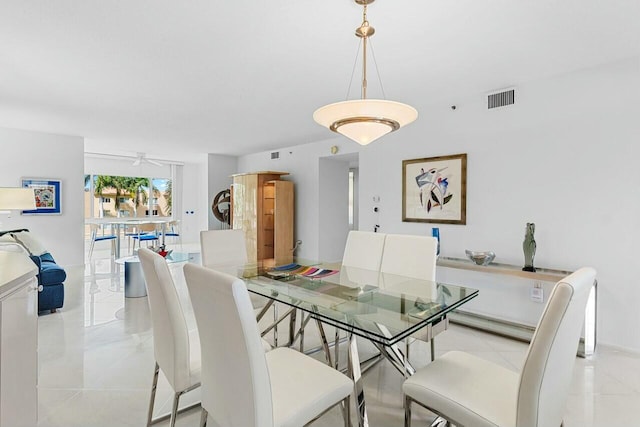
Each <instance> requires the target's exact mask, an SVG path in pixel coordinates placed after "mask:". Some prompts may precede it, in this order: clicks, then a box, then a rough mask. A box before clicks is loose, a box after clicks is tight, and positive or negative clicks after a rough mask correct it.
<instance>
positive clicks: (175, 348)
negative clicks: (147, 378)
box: [138, 248, 200, 427]
mask: <svg viewBox="0 0 640 427" xmlns="http://www.w3.org/2000/svg"><path fill="white" fill-rule="evenodd" d="M138 257H139V259H140V264H141V265H142V271H143V273H144V279H145V282H146V284H147V294H148V295H149V307H150V310H151V323H152V325H153V353H154V356H155V359H156V366H155V371H154V374H153V384H152V388H151V400H150V402H149V414H148V417H147V426H150V425H151V424H152V423H153V420H152V417H153V406H154V402H155V396H156V387H157V386H158V374H159V371H160V370H162V373H163V374H164V375H165V377H166V378H167V381H168V382H169V384H170V385H171V388H173V391H174V395H173V407H172V411H171V421H170V425H171V426H172V427H173V426H174V425H175V422H176V416H177V412H178V402H179V400H180V396H182V395H183V394H184V393H186V392H188V391H190V390H193V389H194V388H196V387H198V386H200V340H199V339H198V335H197V331H195V330H194V331H193V332H191V333H190V331H189V330H188V328H187V322H186V320H185V317H184V310H183V307H182V305H181V303H180V298H179V297H178V292H177V290H176V288H175V285H174V282H173V278H172V277H171V272H170V271H169V266H168V265H167V262H166V260H165V259H164V258H163V257H161V256H160V255H158V254H157V253H155V252H153V251H151V250H149V249H146V248H141V249H139V250H138Z"/></svg>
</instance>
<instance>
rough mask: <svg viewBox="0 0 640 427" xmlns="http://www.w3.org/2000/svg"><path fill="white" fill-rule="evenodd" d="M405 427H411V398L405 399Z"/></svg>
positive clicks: (406, 397)
mask: <svg viewBox="0 0 640 427" xmlns="http://www.w3.org/2000/svg"><path fill="white" fill-rule="evenodd" d="M404 427H411V398H410V397H409V396H405V397H404Z"/></svg>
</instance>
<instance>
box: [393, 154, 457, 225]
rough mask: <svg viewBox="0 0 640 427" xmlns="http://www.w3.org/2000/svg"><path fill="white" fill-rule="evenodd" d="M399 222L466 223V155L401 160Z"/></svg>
mask: <svg viewBox="0 0 640 427" xmlns="http://www.w3.org/2000/svg"><path fill="white" fill-rule="evenodd" d="M402 221H403V222H431V223H439V224H466V223H467V154H466V153H464V154H453V155H450V156H439V157H427V158H424V159H411V160H403V161H402Z"/></svg>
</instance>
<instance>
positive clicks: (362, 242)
mask: <svg viewBox="0 0 640 427" xmlns="http://www.w3.org/2000/svg"><path fill="white" fill-rule="evenodd" d="M385 236H386V234H384V233H374V232H372V231H350V232H349V235H348V236H347V244H346V245H345V248H344V256H343V257H342V265H347V266H350V267H357V268H362V269H365V270H375V271H379V270H380V261H381V260H382V251H383V248H384V239H385Z"/></svg>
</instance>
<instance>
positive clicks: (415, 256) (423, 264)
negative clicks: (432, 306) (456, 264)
mask: <svg viewBox="0 0 640 427" xmlns="http://www.w3.org/2000/svg"><path fill="white" fill-rule="evenodd" d="M437 252H438V240H437V239H436V238H435V237H431V236H413V235H406V234H387V236H386V237H385V240H384V251H383V252H382V261H381V262H380V273H382V274H381V277H380V281H379V284H380V287H384V288H386V289H389V290H394V291H397V292H399V293H404V294H409V295H422V294H423V293H425V292H427V289H416V287H418V286H419V287H424V283H420V282H407V281H406V279H405V278H406V277H410V278H412V279H419V280H429V281H432V282H433V281H435V280H436V260H437V258H438V255H437ZM432 289H433V290H435V289H436V287H435V286H433V287H432ZM424 335H425V333H424V331H422V330H421V331H418V332H417V333H416V334H414V335H413V337H414V338H417V339H421V340H423V341H425V340H427V339H428V340H429V344H430V347H431V360H432V361H433V360H434V358H435V355H434V353H435V344H434V342H435V340H434V338H433V337H429V338H430V339H429V338H425V336H424ZM410 342H412V341H408V342H407V346H406V357H409V343H410Z"/></svg>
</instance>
